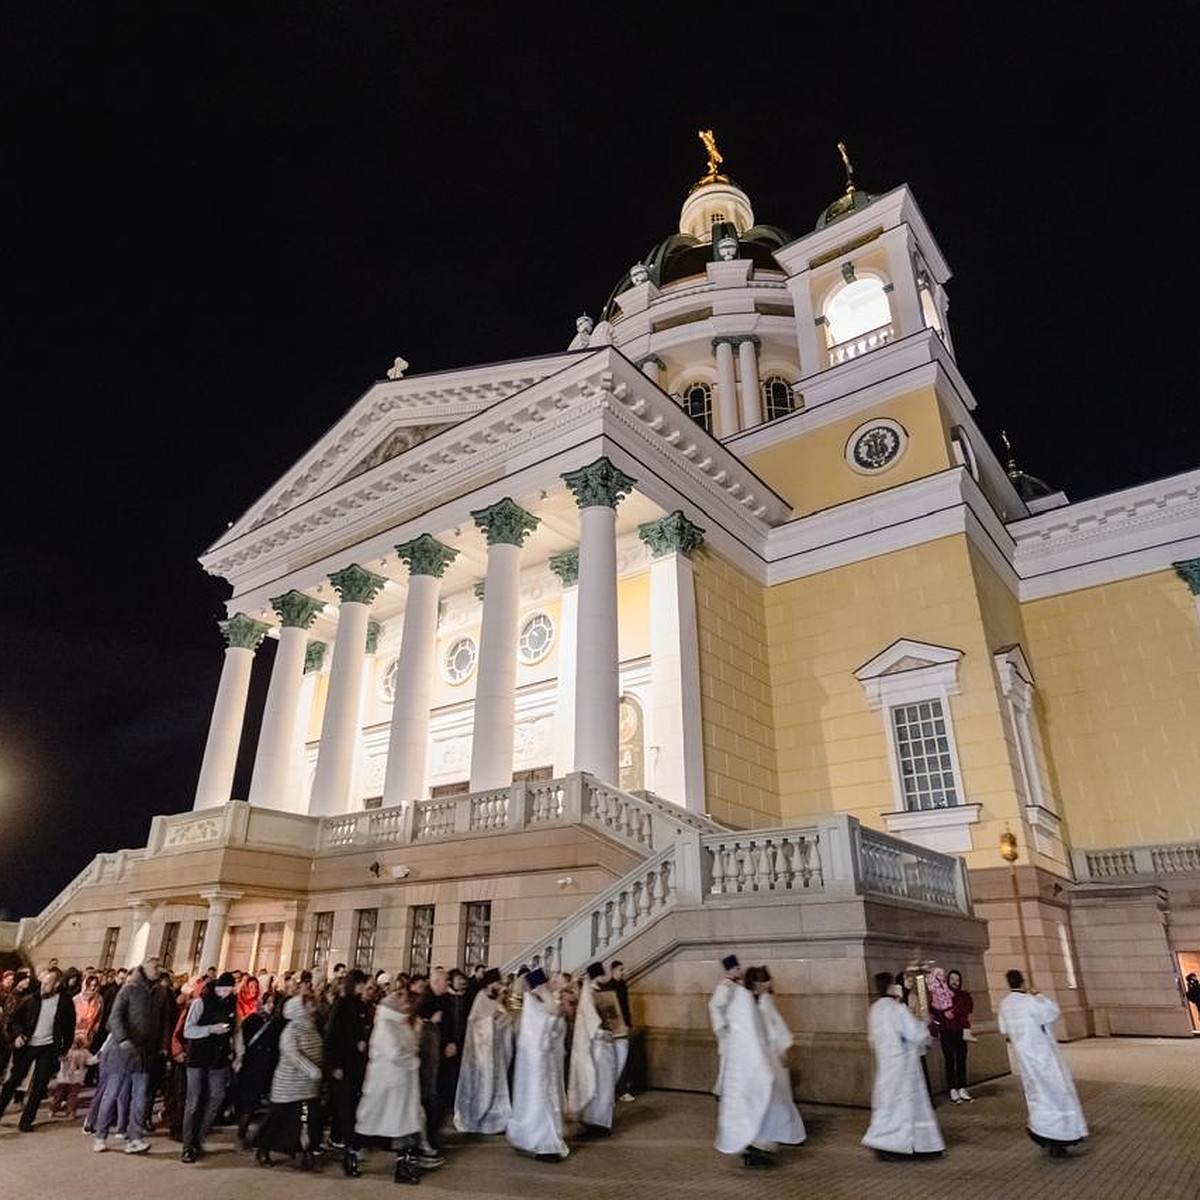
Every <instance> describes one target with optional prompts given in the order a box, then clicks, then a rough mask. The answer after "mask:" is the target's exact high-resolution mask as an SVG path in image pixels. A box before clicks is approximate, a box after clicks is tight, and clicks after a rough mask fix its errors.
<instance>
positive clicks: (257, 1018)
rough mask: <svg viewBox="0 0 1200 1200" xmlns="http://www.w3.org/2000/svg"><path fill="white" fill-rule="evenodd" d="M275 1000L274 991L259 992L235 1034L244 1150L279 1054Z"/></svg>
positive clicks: (280, 1023) (239, 1120)
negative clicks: (254, 1007) (255, 1003)
mask: <svg viewBox="0 0 1200 1200" xmlns="http://www.w3.org/2000/svg"><path fill="white" fill-rule="evenodd" d="M275 1002H276V996H275V993H274V992H260V994H259V996H258V1007H257V1008H256V1009H255V1011H254V1012H252V1013H250V1015H249V1016H247V1017H246V1018H245V1019H244V1020H243V1021H242V1023H241V1024H240V1025H239V1026H238V1029H237V1032H236V1033H235V1034H234V1039H233V1068H234V1071H235V1072H236V1073H237V1081H238V1086H237V1132H238V1138H239V1140H240V1141H241V1144H242V1149H244V1150H248V1149H249V1148H250V1122H251V1121H253V1120H254V1117H255V1115H256V1114H257V1113H258V1111H259V1110H260V1109H261V1108H262V1107H263V1105H264V1103H265V1101H266V1097H267V1093H268V1092H269V1091H270V1088H271V1073H272V1072H273V1071H274V1070H275V1062H276V1060H277V1059H278V1057H279V1035H280V1033H281V1032H282V1030H283V1021H282V1019H281V1018H280V1017H279V1016H278V1015H277V1014H276V1012H275Z"/></svg>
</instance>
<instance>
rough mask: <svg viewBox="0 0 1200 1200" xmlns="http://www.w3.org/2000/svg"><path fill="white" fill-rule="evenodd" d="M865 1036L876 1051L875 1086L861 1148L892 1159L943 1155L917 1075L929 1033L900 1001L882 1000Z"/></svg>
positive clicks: (920, 1075)
mask: <svg viewBox="0 0 1200 1200" xmlns="http://www.w3.org/2000/svg"><path fill="white" fill-rule="evenodd" d="M867 1034H868V1036H869V1037H870V1039H871V1048H872V1049H873V1050H874V1052H875V1083H874V1086H873V1087H872V1088H871V1124H870V1126H869V1128H868V1129H867V1132H866V1134H865V1135H864V1137H863V1140H862V1144H863V1145H864V1146H870V1147H872V1148H873V1149H875V1150H886V1151H890V1152H891V1153H892V1154H914V1153H916V1154H932V1153H934V1152H936V1151H939V1150H945V1148H946V1143H945V1142H944V1141H943V1140H942V1131H941V1130H940V1129H939V1128H938V1123H937V1118H936V1117H935V1116H934V1115H933V1104H932V1103H931V1102H930V1099H929V1089H928V1088H927V1087H926V1085H925V1075H924V1073H923V1072H922V1070H921V1055H922V1054H923V1053H924V1051H925V1046H926V1045H927V1043H928V1042H929V1031H928V1029H926V1027H925V1026H924V1025H923V1024H922V1023H921V1021H920V1019H919V1018H917V1017H915V1016H913V1014H912V1013H910V1012H909V1011H908V1009H907V1008H906V1007H905V1006H904V1005H903V1004H901V1003H900V1002H899V1001H898V1000H894V999H892V997H891V996H883V997H881V998H880V999H878V1000H876V1001H875V1003H874V1004H872V1005H871V1011H870V1013H869V1014H868V1016H867Z"/></svg>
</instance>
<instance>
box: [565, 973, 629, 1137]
mask: <svg viewBox="0 0 1200 1200" xmlns="http://www.w3.org/2000/svg"><path fill="white" fill-rule="evenodd" d="M616 1092H617V1050H616V1045H615V1044H614V1042H613V1040H612V1038H611V1037H609V1036H608V1034H606V1033H605V1032H604V1027H603V1024H602V1023H601V1021H600V1014H599V1013H598V1012H597V1011H596V999H595V994H594V988H593V984H592V983H591V982H590V981H589V982H587V983H585V984H584V985H583V987H582V988H581V989H580V991H579V1007H578V1008H577V1009H576V1010H575V1027H574V1029H573V1030H572V1032H571V1064H570V1075H569V1079H568V1082H567V1112H569V1113H570V1114H571V1116H573V1117H577V1118H578V1119H579V1120H580V1121H582V1122H583V1123H584V1124H585V1125H599V1126H602V1127H603V1128H605V1129H611V1128H612V1123H613V1100H614V1099H615V1097H616Z"/></svg>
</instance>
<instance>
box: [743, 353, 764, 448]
mask: <svg viewBox="0 0 1200 1200" xmlns="http://www.w3.org/2000/svg"><path fill="white" fill-rule="evenodd" d="M738 369H739V373H740V374H741V377H742V383H741V387H742V391H741V396H742V428H743V429H753V428H754V427H755V425H761V424H762V392H761V387H760V385H759V379H758V338H757V337H755V336H754V335H753V334H750V335H748V336H746V337H744V338H741V339H740V340H739V341H738Z"/></svg>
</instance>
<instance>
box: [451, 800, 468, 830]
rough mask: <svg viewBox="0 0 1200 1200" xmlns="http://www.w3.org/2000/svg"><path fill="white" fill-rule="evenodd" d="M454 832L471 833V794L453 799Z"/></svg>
mask: <svg viewBox="0 0 1200 1200" xmlns="http://www.w3.org/2000/svg"><path fill="white" fill-rule="evenodd" d="M454 832H455V833H470V832H471V793H470V792H468V793H467V794H466V795H464V796H455V798H454Z"/></svg>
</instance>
